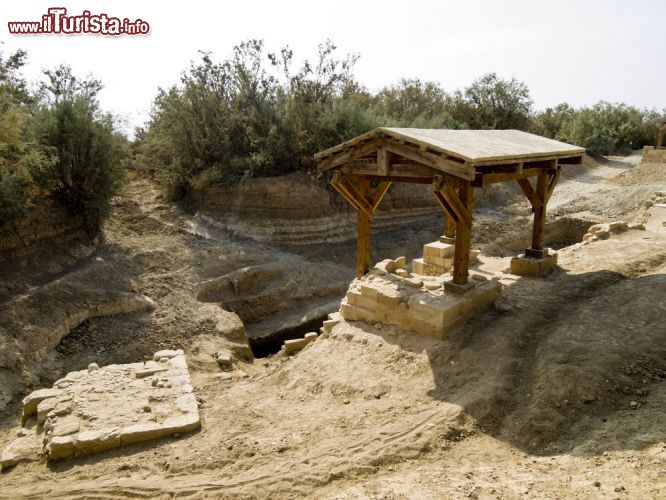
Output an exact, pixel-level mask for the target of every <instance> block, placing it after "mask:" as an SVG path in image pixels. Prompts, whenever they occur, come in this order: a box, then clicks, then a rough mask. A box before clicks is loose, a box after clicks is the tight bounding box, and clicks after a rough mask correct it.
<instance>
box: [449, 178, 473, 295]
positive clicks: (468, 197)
mask: <svg viewBox="0 0 666 500" xmlns="http://www.w3.org/2000/svg"><path fill="white" fill-rule="evenodd" d="M451 192H454V190H453V189H451V190H450V191H449V193H451ZM457 195H458V196H457V197H456V198H457V200H456V202H457V203H456V205H458V204H459V206H460V208H459V210H460V211H461V212H462V213H461V214H460V216H459V217H458V218H457V221H456V242H455V252H454V255H453V280H452V282H453V284H454V286H455V285H458V287H460V288H461V289H464V287H465V285H467V276H468V275H469V251H470V249H471V245H472V207H473V204H474V198H473V197H474V189H473V188H472V183H471V182H470V181H464V182H461V183H460V188H459V189H458V193H457Z"/></svg>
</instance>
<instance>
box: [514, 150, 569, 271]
mask: <svg viewBox="0 0 666 500" xmlns="http://www.w3.org/2000/svg"><path fill="white" fill-rule="evenodd" d="M561 169H562V167H560V166H558V165H557V162H556V161H554V162H553V168H551V169H548V170H545V169H544V170H541V171H539V174H538V175H537V178H536V189H535V188H533V187H532V184H531V183H530V181H529V180H528V179H518V184H519V185H520V187H521V188H522V190H523V192H524V193H525V196H527V199H528V200H529V201H530V204H531V205H532V212H534V223H533V225H532V246H531V247H530V248H528V249H526V250H525V255H526V256H527V257H534V258H537V259H542V258H544V257H546V256H547V255H548V250H547V249H545V248H544V247H543V233H544V229H545V227H546V207H547V205H548V201H549V200H550V197H551V196H552V195H553V191H554V190H555V186H556V185H557V181H558V179H559V178H560V171H561Z"/></svg>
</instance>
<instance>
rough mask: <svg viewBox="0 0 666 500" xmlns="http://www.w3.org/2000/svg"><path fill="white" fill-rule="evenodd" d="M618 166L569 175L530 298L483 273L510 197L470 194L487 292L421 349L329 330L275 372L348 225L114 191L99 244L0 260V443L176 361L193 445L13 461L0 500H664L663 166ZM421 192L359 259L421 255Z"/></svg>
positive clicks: (328, 215)
mask: <svg viewBox="0 0 666 500" xmlns="http://www.w3.org/2000/svg"><path fill="white" fill-rule="evenodd" d="M638 159H639V158H638ZM638 159H637V158H636V157H630V158H613V159H597V160H593V159H586V160H585V163H584V165H582V166H581V167H580V169H579V170H578V171H577V172H576V173H575V174H570V175H569V177H568V178H565V179H564V180H563V181H562V182H561V184H560V185H559V186H558V187H557V189H556V191H555V194H554V196H553V199H552V200H551V202H550V205H549V207H552V208H550V215H549V223H548V230H547V235H546V239H547V243H548V244H550V245H551V246H552V247H554V248H556V249H558V251H559V268H558V269H556V270H555V271H554V272H553V273H552V274H551V275H550V276H548V277H547V278H518V277H516V276H513V275H510V274H508V273H507V272H501V271H503V270H505V269H506V268H508V258H509V256H511V255H514V254H515V253H517V252H519V251H521V250H522V249H523V248H524V247H525V246H527V245H526V242H527V241H528V238H529V232H528V231H527V229H528V228H529V220H530V216H531V214H530V210H529V205H528V203H527V202H526V201H525V200H524V199H523V198H522V197H521V195H520V193H519V192H518V190H517V189H516V190H515V191H514V190H512V189H511V188H502V189H501V190H500V189H495V190H487V191H485V192H482V193H479V194H478V196H477V199H478V203H477V206H476V209H475V210H476V211H475V222H474V239H475V246H476V247H477V248H479V249H480V250H481V251H482V255H481V261H482V263H485V264H487V265H489V266H492V267H494V268H496V269H498V270H499V271H500V275H499V276H498V279H500V281H501V282H502V283H503V285H504V290H503V292H502V295H501V296H500V298H499V299H498V300H497V301H496V302H495V304H494V305H493V307H492V308H490V309H488V310H485V311H483V312H482V313H479V314H477V315H476V316H475V317H474V318H473V319H472V320H470V321H468V322H467V323H466V324H465V325H463V326H462V327H460V328H458V329H457V330H455V331H454V332H452V333H451V334H450V335H449V336H448V337H447V338H445V339H444V340H443V341H437V340H434V339H430V338H428V337H424V336H419V335H416V334H414V333H410V332H407V331H403V330H400V329H398V328H395V327H388V326H384V325H381V324H379V323H377V324H366V323H363V322H345V321H341V322H339V323H338V324H336V325H335V326H333V327H332V328H329V329H327V330H325V331H326V333H324V334H322V335H320V336H319V337H318V338H317V339H316V340H315V341H314V342H311V343H310V344H309V345H308V346H307V347H306V348H305V349H303V350H301V351H300V352H298V353H296V354H294V355H290V356H286V355H284V354H273V353H275V352H276V351H277V349H278V348H279V345H280V344H281V342H282V341H283V340H284V339H286V338H292V337H302V336H303V335H304V334H305V333H306V332H308V331H318V330H319V326H320V324H321V321H322V320H323V319H325V318H326V316H327V314H328V313H330V312H332V311H334V310H337V308H338V306H339V302H340V299H341V298H342V296H343V295H344V294H345V291H346V290H347V287H348V285H349V282H350V281H351V280H352V278H353V258H354V246H353V240H351V239H350V237H352V236H353V231H354V225H353V223H354V219H353V214H351V213H350V212H345V211H344V208H343V206H342V205H339V206H337V205H336V203H337V202H336V201H334V200H335V198H334V196H335V195H333V194H331V193H328V191H326V190H325V189H324V188H322V187H321V186H320V185H315V184H313V183H314V182H315V181H311V180H309V179H287V180H284V179H282V180H280V181H276V182H278V183H285V184H282V185H281V186H279V185H278V187H275V186H274V185H272V184H270V183H264V181H262V182H261V183H255V184H253V185H250V186H241V187H240V188H238V192H239V193H241V194H242V193H245V194H247V195H248V196H247V199H249V200H253V201H252V203H253V205H248V206H247V207H244V206H243V202H242V197H240V196H236V197H234V196H231V195H229V193H226V197H225V193H208V194H207V196H206V199H205V200H203V201H202V202H201V205H200V206H201V208H202V210H201V211H200V213H199V214H198V215H188V214H186V213H184V212H183V211H181V210H180V209H178V208H176V207H174V206H172V205H170V204H168V203H166V202H164V201H163V200H162V198H161V196H160V195H159V192H158V191H157V189H156V188H155V187H154V186H153V185H152V184H150V183H149V182H148V181H145V180H141V179H134V180H133V181H132V182H131V183H130V184H129V185H128V187H127V189H126V190H125V192H124V194H123V195H122V196H121V197H119V198H118V199H116V200H115V202H114V208H113V213H112V215H111V217H110V219H109V220H108V221H107V224H106V227H105V238H104V240H103V241H101V242H97V243H96V244H89V243H86V242H85V241H83V240H81V241H79V240H76V241H74V240H72V239H71V238H64V239H63V238H61V239H60V240H58V241H55V240H53V239H51V240H48V239H46V240H44V242H43V244H42V245H41V248H40V249H39V251H37V252H34V253H33V254H25V253H21V252H14V253H13V254H12V255H14V256H13V257H10V256H9V255H10V253H5V254H3V255H5V256H4V257H3V262H2V266H3V268H2V273H1V274H0V275H1V276H2V283H0V294H1V296H0V301H1V303H0V353H2V354H1V355H0V386H1V387H2V393H0V445H4V444H6V443H8V442H10V441H11V440H12V439H14V438H15V437H16V434H17V432H18V429H19V426H20V414H21V398H22V397H24V396H25V395H26V394H27V393H29V392H30V391H32V390H34V389H38V388H41V387H50V385H51V384H52V383H53V382H54V381H55V380H56V379H58V378H60V377H62V376H64V375H65V374H66V373H67V372H71V371H75V370H84V369H85V368H86V367H87V366H88V365H89V364H90V363H97V364H98V365H99V366H105V365H109V364H115V363H136V362H139V361H142V360H145V359H148V358H151V359H152V356H153V353H155V352H156V351H159V350H160V349H183V350H184V352H185V355H186V358H187V363H188V365H189V372H190V376H191V384H192V387H193V392H194V394H196V396H197V397H198V402H199V408H198V411H199V414H200V416H201V428H200V429H199V430H197V431H195V432H193V433H186V434H179V435H178V437H169V438H164V439H161V440H157V441H149V442H145V443H137V444H133V445H130V446H126V447H122V448H119V449H115V450H112V451H109V452H106V453H103V454H97V455H89V456H83V457H79V458H74V459H72V460H68V461H62V462H47V460H46V459H45V458H44V457H42V458H41V459H39V460H36V461H27V462H20V463H18V464H17V465H15V466H13V467H9V468H7V469H6V470H4V471H3V472H2V474H0V485H1V488H0V497H3V498H16V497H21V496H27V497H29V496H40V497H46V496H48V497H58V496H59V497H65V498H81V497H105V498H111V497H127V496H133V497H165V498H167V497H172V496H174V495H179V496H184V497H193V498H199V497H234V498H239V497H240V498H255V497H266V496H273V497H298V496H309V497H315V496H316V497H324V498H442V497H472V498H475V497H478V498H496V497H500V498H517V497H522V496H525V495H527V496H531V497H548V498H552V497H560V498H562V497H580V498H589V497H602V498H625V497H626V498H630V497H633V498H658V497H663V496H664V494H665V493H666V416H665V415H666V413H665V412H666V384H665V383H664V379H665V378H666V322H665V318H666V227H665V226H664V222H666V207H662V206H660V205H662V204H663V202H664V199H663V198H664V197H666V193H665V192H666V165H659V164H640V165H638V164H637V160H638ZM298 186H300V188H299V187H298ZM423 189H425V190H426V191H425V193H423V194H419V193H415V192H402V193H401V192H397V193H395V194H394V195H393V198H387V206H386V208H385V212H384V213H383V214H382V215H380V217H378V219H379V221H378V224H377V226H378V227H377V230H376V231H375V233H374V234H373V251H374V254H373V259H374V260H375V261H378V260H380V259H382V258H385V257H397V256H399V255H406V256H407V258H408V261H409V260H411V258H413V257H417V256H419V255H420V251H421V247H422V245H423V244H424V243H426V242H428V241H432V240H435V239H436V238H437V236H438V235H439V233H440V231H441V228H442V216H441V214H440V213H439V211H438V210H437V208H436V206H435V205H434V204H433V203H432V202H431V201H430V200H429V198H428V196H429V194H428V192H427V188H423ZM284 193H288V195H285V194H284ZM655 193H656V194H655ZM249 194H252V196H249ZM282 196H289V197H290V198H291V202H290V203H291V204H285V203H283V201H284V200H283V199H282V198H281V197H282ZM211 199H212V200H226V201H224V202H222V201H210V200H211ZM257 200H264V201H257ZM322 200H324V201H323V202H322ZM322 204H323V205H324V206H325V208H323V209H322V208H321V205H322ZM283 206H301V207H303V208H302V211H301V212H299V211H298V210H297V211H295V212H294V211H292V212H291V213H287V212H288V211H287V210H286V209H282V211H280V210H278V207H283ZM303 211H306V212H309V213H310V215H311V216H310V217H309V219H308V218H304V217H303V216H302V212H303ZM290 221H291V222H290ZM396 221H398V222H396ZM618 221H623V222H625V223H626V224H624V225H623V224H619V225H615V226H613V227H615V228H617V229H610V228H605V227H604V226H594V225H595V224H603V223H611V222H618ZM276 228H278V229H276ZM322 228H326V230H322ZM526 228H527V229H526ZM606 229H610V230H606ZM586 234H587V236H585V235H586ZM61 240H62V241H61ZM583 240H585V241H583ZM253 350H254V354H253ZM220 352H225V353H228V354H230V355H231V358H232V367H231V368H232V369H231V370H227V371H224V370H221V368H220V365H219V364H218V362H217V358H216V355H217V354H218V353H220Z"/></svg>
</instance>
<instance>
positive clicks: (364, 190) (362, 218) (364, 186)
mask: <svg viewBox="0 0 666 500" xmlns="http://www.w3.org/2000/svg"><path fill="white" fill-rule="evenodd" d="M369 188H370V182H369V181H360V182H359V194H360V195H361V196H363V197H364V198H366V199H367V195H368V191H369ZM356 232H357V237H356V238H357V239H356V277H357V278H362V277H363V276H364V275H365V274H366V273H367V272H368V271H369V270H370V216H369V215H368V214H367V213H366V212H364V211H363V210H359V211H358V224H357V228H356Z"/></svg>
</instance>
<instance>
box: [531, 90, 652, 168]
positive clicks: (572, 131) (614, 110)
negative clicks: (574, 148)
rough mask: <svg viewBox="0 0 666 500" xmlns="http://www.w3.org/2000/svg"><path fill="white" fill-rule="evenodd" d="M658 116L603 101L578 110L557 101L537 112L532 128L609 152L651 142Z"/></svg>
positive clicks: (639, 146) (555, 137)
mask: <svg viewBox="0 0 666 500" xmlns="http://www.w3.org/2000/svg"><path fill="white" fill-rule="evenodd" d="M658 116H659V114H658V113H656V112H655V111H649V110H640V109H637V108H635V107H633V106H627V105H626V104H610V103H608V102H603V101H602V102H599V103H597V104H595V105H594V106H592V107H590V108H588V107H584V108H580V109H578V110H574V109H573V108H571V107H570V106H569V105H568V104H560V105H559V106H557V107H556V108H548V109H546V111H544V112H542V113H539V114H537V115H536V116H535V117H534V126H533V127H534V131H535V132H536V133H540V134H542V135H546V136H548V137H553V138H554V139H558V140H562V141H566V142H570V143H572V144H578V145H581V146H584V147H586V148H588V149H589V150H590V151H591V152H593V153H597V154H602V155H608V154H613V153H627V152H629V151H630V150H632V149H638V148H641V147H642V146H644V145H646V144H652V143H653V142H654V140H655V137H656V134H657V125H656V124H655V122H654V120H655V118H657V117H658Z"/></svg>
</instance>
